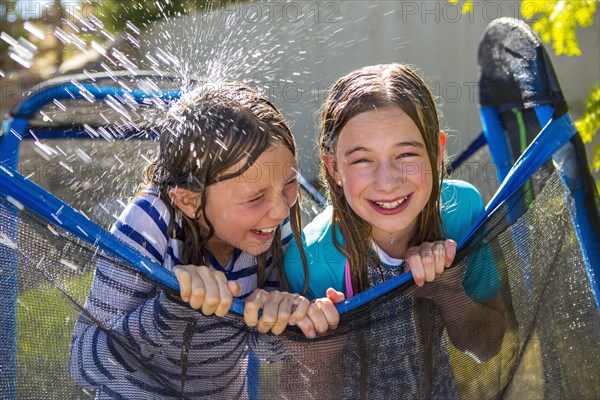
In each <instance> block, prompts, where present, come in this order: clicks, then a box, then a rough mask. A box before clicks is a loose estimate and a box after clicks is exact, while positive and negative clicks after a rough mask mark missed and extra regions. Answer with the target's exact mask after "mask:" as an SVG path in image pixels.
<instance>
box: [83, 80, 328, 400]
mask: <svg viewBox="0 0 600 400" xmlns="http://www.w3.org/2000/svg"><path fill="white" fill-rule="evenodd" d="M151 130H152V131H153V132H154V133H156V134H158V135H160V144H159V150H158V155H157V157H156V159H155V160H154V161H153V162H152V163H151V164H150V165H149V167H148V169H147V172H146V176H147V180H146V187H145V188H144V189H143V190H142V191H141V192H140V193H139V194H138V195H137V196H135V197H134V199H133V200H132V201H131V202H130V204H129V205H128V206H127V207H126V209H125V210H124V211H123V213H122V214H121V216H120V217H119V219H118V220H117V222H116V223H115V224H114V226H113V228H112V232H113V233H114V234H115V235H116V236H117V237H119V238H121V239H122V240H123V241H125V242H126V243H128V244H130V245H131V246H133V247H134V248H135V249H137V250H139V251H140V252H142V253H143V254H144V255H146V256H148V257H150V258H152V259H153V260H154V261H156V262H157V263H160V264H162V265H163V266H164V267H166V268H167V269H169V270H172V271H173V272H174V273H175V275H176V277H177V280H178V282H179V285H180V289H181V291H180V293H179V295H180V296H179V297H178V296H176V295H174V294H172V293H168V292H166V291H163V290H160V289H159V288H158V287H156V286H155V285H154V284H153V283H152V282H149V281H145V280H142V279H140V278H139V277H138V276H137V275H136V274H135V273H134V272H132V271H130V270H128V269H125V268H123V267H120V266H116V265H115V264H112V263H110V262H108V261H101V262H99V263H98V265H97V268H96V272H95V275H94V280H93V283H92V286H91V289H90V292H89V295H88V299H87V301H86V304H85V310H86V311H85V312H84V313H82V314H81V316H80V317H79V319H78V321H77V324H76V327H75V331H74V335H73V340H72V350H71V371H72V375H73V377H74V379H75V380H76V381H77V382H78V383H79V384H81V385H83V386H85V387H88V388H90V389H94V390H96V391H97V398H121V397H125V398H132V397H133V398H144V399H149V398H171V397H172V398H199V397H200V398H202V397H206V398H216V397H220V398H243V397H245V396H246V392H247V389H246V379H245V371H246V368H247V350H246V349H247V347H248V346H249V348H250V350H251V351H252V352H253V353H255V354H256V355H257V356H259V357H267V358H273V359H277V357H279V356H281V354H283V353H284V349H282V348H281V345H280V342H279V341H278V340H276V338H273V337H272V336H267V335H265V336H264V338H263V339H262V340H260V341H257V340H255V339H256V336H257V335H254V336H253V335H251V334H250V333H248V332H251V331H250V330H240V329H239V328H235V327H232V326H231V324H230V322H228V321H227V319H218V318H207V317H205V316H211V315H216V316H219V317H223V316H225V315H226V314H227V312H228V310H229V308H230V306H231V304H232V301H233V298H234V297H236V298H240V299H243V300H244V301H245V309H244V321H245V323H246V324H247V325H248V326H250V327H256V330H257V331H258V332H269V331H270V332H272V333H273V334H275V335H278V334H281V333H282V332H283V330H284V329H285V327H286V325H287V324H288V323H292V324H297V325H298V327H299V328H300V329H301V330H302V331H303V332H304V334H305V335H306V336H307V337H308V338H314V337H315V336H316V334H317V333H322V332H324V331H326V330H327V329H329V328H330V327H332V328H334V327H335V326H336V325H337V321H338V320H339V316H338V314H337V312H336V311H335V308H334V306H333V303H332V302H331V301H329V300H327V299H322V301H319V302H313V303H309V301H308V300H307V299H306V298H305V297H303V296H301V295H298V294H291V293H287V292H283V291H280V290H279V289H280V288H281V287H283V288H285V287H286V284H285V281H283V282H282V281H281V279H284V278H285V275H284V274H283V270H282V260H283V251H284V249H285V248H286V247H287V246H288V245H289V243H290V242H292V241H294V240H295V239H294V238H296V240H300V239H299V231H300V217H299V215H300V214H299V205H298V201H297V197H298V190H299V189H298V180H297V165H296V160H295V154H296V147H295V142H294V139H293V136H292V133H291V131H290V129H289V127H288V125H287V124H286V122H285V120H284V118H283V116H282V115H281V113H280V112H279V111H278V110H277V109H276V108H275V107H274V106H273V105H272V104H271V103H270V102H269V101H267V100H266V99H265V98H264V97H262V96H260V95H259V94H258V93H257V92H256V91H255V90H253V89H251V88H249V87H247V86H245V85H242V84H222V85H212V86H205V87H201V88H199V89H196V90H194V91H192V92H190V93H188V94H186V95H184V96H182V98H181V99H180V100H179V101H177V102H176V103H175V104H174V105H172V106H171V107H170V109H169V110H168V113H167V115H166V117H165V118H163V119H162V121H161V122H160V123H158V124H156V125H155V126H153V127H152V128H151ZM259 311H262V315H261V316H260V318H259ZM202 314H204V315H202ZM269 338H271V339H272V340H271V341H269ZM265 343H266V344H265ZM132 357H133V358H132Z"/></svg>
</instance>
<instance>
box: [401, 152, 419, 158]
mask: <svg viewBox="0 0 600 400" xmlns="http://www.w3.org/2000/svg"><path fill="white" fill-rule="evenodd" d="M418 156H419V155H418V154H417V153H402V154H400V155H399V156H398V157H396V158H408V157H418Z"/></svg>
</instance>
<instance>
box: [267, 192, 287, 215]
mask: <svg viewBox="0 0 600 400" xmlns="http://www.w3.org/2000/svg"><path fill="white" fill-rule="evenodd" d="M290 207H291V204H290V203H289V201H288V199H287V197H286V196H284V195H283V193H282V194H280V195H278V196H273V199H272V205H271V208H270V209H269V212H268V213H267V216H268V217H269V218H271V219H273V220H279V221H283V220H284V219H285V217H287V216H288V214H289V212H290Z"/></svg>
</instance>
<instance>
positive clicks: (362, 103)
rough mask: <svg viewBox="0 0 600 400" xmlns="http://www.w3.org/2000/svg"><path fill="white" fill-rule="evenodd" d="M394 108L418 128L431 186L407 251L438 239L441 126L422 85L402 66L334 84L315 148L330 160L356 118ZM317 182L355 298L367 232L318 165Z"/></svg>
mask: <svg viewBox="0 0 600 400" xmlns="http://www.w3.org/2000/svg"><path fill="white" fill-rule="evenodd" d="M384 107H399V108H401V109H402V111H404V112H405V113H406V114H407V115H408V116H409V117H410V118H411V119H412V120H413V122H414V123H415V125H416V126H417V127H418V128H419V131H420V132H421V135H422V136H423V140H424V142H425V147H426V149H427V154H428V157H429V160H430V162H431V169H432V171H431V172H432V179H433V187H432V191H431V195H430V196H429V201H428V202H427V205H426V206H425V209H424V210H423V212H422V213H421V214H420V215H419V221H418V228H417V232H416V234H415V235H414V236H413V237H412V239H411V240H410V242H409V243H408V245H409V246H413V245H416V244H420V243H422V242H426V241H434V240H439V239H441V238H442V235H443V226H442V220H441V215H440V190H441V180H442V178H443V171H444V168H443V165H442V168H440V169H438V164H437V163H438V162H437V157H438V152H439V132H440V125H439V121H438V115H437V111H436V107H435V102H434V100H433V96H432V95H431V92H430V91H429V88H428V87H427V85H426V84H425V82H424V81H423V80H422V79H421V78H420V77H419V76H418V75H417V74H416V73H415V72H414V71H413V70H412V69H410V68H409V67H407V66H405V65H402V64H383V65H373V66H368V67H364V68H361V69H358V70H356V71H353V72H351V73H349V74H348V75H346V76H344V77H342V78H340V79H338V80H337V82H335V84H334V85H333V87H332V89H331V91H330V92H329V96H328V97H327V99H326V100H325V103H324V105H323V110H322V113H321V124H320V131H319V137H318V145H319V149H320V153H321V155H323V154H331V155H335V151H336V145H337V138H338V137H339V134H340V132H341V131H342V129H343V128H344V126H345V125H346V123H347V122H348V121H349V120H350V119H352V118H353V117H355V116H356V115H358V114H360V113H362V112H366V111H372V110H374V109H376V108H384ZM321 181H322V183H323V186H324V187H326V188H327V193H328V197H329V200H330V202H331V203H332V204H333V216H332V223H333V224H336V225H338V226H339V228H340V232H341V234H342V236H343V238H344V243H345V244H344V246H342V245H341V244H340V241H339V240H338V238H337V237H336V235H335V229H334V230H333V240H334V244H335V246H336V247H337V248H338V249H339V250H340V251H341V252H342V253H343V254H344V255H345V256H346V257H347V258H348V260H349V262H350V272H351V276H352V288H353V290H354V293H359V292H361V291H363V290H365V289H367V288H368V285H369V283H368V277H367V257H366V255H367V254H369V250H370V248H371V227H370V225H369V224H368V223H367V222H365V221H364V220H363V219H362V218H360V217H359V216H358V215H357V214H356V213H355V212H354V211H353V210H352V208H351V207H350V205H349V204H348V202H347V201H346V197H345V196H344V189H343V188H342V187H340V186H338V185H336V183H335V179H334V178H333V177H332V176H331V175H330V174H329V173H328V172H327V168H326V166H325V165H322V166H321Z"/></svg>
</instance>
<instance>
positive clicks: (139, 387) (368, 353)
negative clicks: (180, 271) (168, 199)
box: [0, 143, 600, 399]
mask: <svg viewBox="0 0 600 400" xmlns="http://www.w3.org/2000/svg"><path fill="white" fill-rule="evenodd" d="M580 168H581V166H580V165H579V161H578V159H577V158H576V157H575V151H574V148H573V145H572V144H571V143H568V144H567V145H565V146H564V147H563V148H562V149H561V150H560V151H559V152H557V153H556V154H555V155H554V157H553V159H551V160H549V161H548V162H546V163H545V164H544V165H543V166H542V167H541V168H540V169H539V170H538V171H537V172H536V173H535V174H534V175H533V176H532V178H531V179H529V180H528V181H527V182H526V184H524V185H523V186H522V188H521V189H520V190H518V191H517V192H516V193H515V194H513V195H512V196H511V197H509V198H508V199H506V201H504V202H503V203H502V205H501V206H500V207H499V208H498V209H496V210H495V211H494V213H493V214H492V215H491V217H490V218H489V219H487V221H486V222H485V223H484V224H483V225H482V226H481V227H480V228H479V229H478V230H477V231H476V232H475V234H474V235H473V236H472V237H471V239H470V240H469V241H468V242H467V243H466V244H465V245H464V246H463V247H462V249H461V251H460V252H459V254H458V256H457V259H456V262H455V265H454V266H453V268H452V269H451V270H449V271H448V272H447V273H446V274H444V275H443V276H442V277H441V278H440V279H439V281H438V285H443V284H444V283H445V282H446V283H447V282H449V281H450V280H453V279H461V280H464V281H463V282H464V285H465V290H466V291H467V293H469V294H470V295H471V296H472V297H473V299H475V300H477V301H480V302H488V301H500V303H501V304H502V305H503V308H504V310H505V312H506V326H507V328H506V331H505V332H504V335H503V339H502V342H501V345H500V347H499V348H495V349H492V350H493V353H496V354H495V355H494V356H493V357H491V358H490V359H489V360H488V361H485V362H481V360H479V359H478V355H477V354H476V353H475V352H473V351H471V349H469V348H468V347H469V346H466V347H465V346H464V345H460V346H458V347H460V348H461V349H460V350H459V349H457V348H456V347H454V345H453V344H452V342H451V341H450V340H449V338H448V331H447V330H446V329H444V325H443V323H442V316H441V313H440V311H438V309H436V308H435V307H433V306H432V303H431V302H430V301H428V300H417V301H413V298H412V297H409V296H405V295H403V293H404V294H406V293H407V291H408V292H410V293H412V294H415V293H417V292H418V290H415V289H414V287H410V285H408V286H406V285H404V286H400V287H398V288H396V289H394V290H393V291H391V292H388V293H386V294H382V295H380V296H378V297H376V298H375V299H373V300H371V301H368V302H366V303H365V304H364V305H361V306H358V307H355V308H351V309H350V311H348V312H346V313H344V314H343V315H342V321H341V323H340V326H339V328H338V329H337V330H335V331H333V332H330V333H329V334H327V335H325V336H323V337H320V338H318V339H316V340H308V339H305V338H304V336H303V335H302V334H301V333H300V332H299V331H297V330H296V329H295V328H288V330H286V332H285V333H284V335H282V336H281V337H275V336H272V335H266V334H259V333H257V332H256V331H255V330H254V329H250V328H247V327H245V325H244V324H243V321H241V320H240V318H239V317H238V316H235V315H228V316H227V317H226V318H224V319H219V318H216V317H210V318H209V317H204V316H202V315H201V314H199V313H198V312H196V311H193V310H191V309H189V308H187V307H186V306H185V305H183V304H181V303H179V302H178V301H177V300H176V299H175V297H173V296H172V295H171V294H169V293H167V292H163V291H162V289H161V288H159V287H157V289H156V291H155V292H154V294H153V297H152V298H149V299H141V300H140V304H143V305H142V306H140V307H138V308H137V309H136V310H135V311H134V312H129V313H127V314H125V313H123V312H121V310H123V309H125V308H127V305H126V304H121V303H120V301H121V299H118V298H115V299H114V301H113V302H111V303H110V304H107V303H101V302H98V301H96V300H94V299H88V298H87V293H88V291H89V286H90V284H91V282H92V276H93V274H94V270H96V273H97V274H98V273H102V271H104V269H103V265H106V264H107V263H111V264H112V265H113V266H116V267H117V268H114V269H113V270H116V271H117V272H115V273H114V275H113V276H108V277H105V279H107V280H108V281H110V282H111V284H114V285H121V287H122V290H123V291H124V292H127V291H132V292H127V293H129V294H134V293H133V289H130V288H133V287H137V286H138V285H140V284H147V285H155V284H154V283H152V282H149V281H146V280H145V278H143V277H142V276H141V275H139V274H137V273H135V272H133V271H132V270H131V269H130V268H129V267H128V265H127V264H126V263H124V262H121V261H119V260H115V259H113V258H111V257H109V256H107V255H106V254H104V253H102V252H99V251H98V250H97V248H95V247H93V246H91V245H88V244H87V243H85V242H83V241H82V240H80V239H78V238H76V237H74V236H72V235H70V234H68V233H66V232H65V231H63V230H62V229H60V228H59V227H58V226H57V224H55V223H54V222H53V221H47V220H44V219H41V218H39V217H37V216H36V215H35V214H33V213H32V212H30V211H28V210H26V209H23V210H20V207H19V205H18V204H15V202H14V201H12V200H11V199H10V198H7V197H6V196H1V197H0V226H1V228H0V254H1V255H2V257H1V261H0V269H1V270H2V271H3V273H2V279H3V280H4V281H3V284H5V283H6V280H7V279H9V280H10V279H13V280H15V283H17V282H16V281H17V280H16V279H14V278H15V276H17V275H10V274H7V273H6V272H7V271H13V272H14V273H18V284H17V285H16V286H15V287H16V288H17V290H16V291H15V292H14V293H12V294H11V293H10V292H3V293H2V296H3V299H2V302H1V303H0V304H1V305H0V311H1V312H2V314H3V315H4V316H5V315H8V314H10V315H12V316H13V321H14V323H15V324H16V328H17V329H16V332H17V335H16V337H14V338H8V339H6V338H3V340H2V341H0V346H1V347H2V348H0V354H2V364H3V365H2V368H3V371H2V374H1V375H0V387H1V388H2V390H4V391H5V392H6V393H9V394H12V395H13V397H17V398H28V399H30V398H56V399H59V398H64V399H67V398H68V399H72V398H90V397H94V396H96V395H97V396H98V397H103V396H106V397H110V396H112V395H115V393H119V394H120V395H123V396H126V397H130V398H144V399H147V398H203V397H204V398H223V399H231V398H245V397H251V398H252V397H255V398H269V399H270V398H282V399H283V398H328V399H331V398H339V399H345V398H364V399H384V398H385V399H387V398H465V399H467V398H472V399H482V398H498V397H505V398H515V399H516V398H540V399H541V398H555V397H562V398H593V397H594V396H596V395H597V393H599V392H600V386H599V385H600V384H599V379H598V371H600V357H599V355H598V352H597V349H598V347H599V346H600V339H599V337H600V318H599V313H598V304H597V301H596V299H595V298H594V292H593V290H594V288H593V280H592V279H591V277H590V275H589V273H588V270H587V269H586V263H585V257H584V255H583V253H582V251H581V247H580V243H579V241H578V236H577V235H576V232H575V229H574V223H573V220H572V215H573V213H574V212H578V210H574V209H573V204H574V203H573V202H572V197H573V193H571V192H570V190H571V186H570V185H568V184H565V179H566V178H565V176H567V177H568V176H571V177H573V176H575V177H576V176H577V175H578V174H579V169H580ZM592 195H593V196H594V201H595V204H596V205H597V204H598V198H597V193H595V192H592ZM17 271H18V272H17ZM140 282H141V283H140ZM3 287H4V286H3ZM421 295H426V293H425V292H422V293H421ZM128 297H131V296H128ZM133 297H135V296H133ZM444 301H446V302H447V303H448V304H455V303H457V301H456V299H455V298H454V297H453V295H450V294H449V295H448V296H447V298H446V299H444ZM106 308H110V309H112V310H114V317H113V318H106V317H105V318H104V319H99V318H98V317H97V315H100V314H101V315H106V312H103V313H100V312H99V310H100V309H103V311H106ZM457 311H459V313H458V314H460V311H461V310H457ZM78 319H79V321H80V323H79V324H78V325H77V328H76V327H75V323H76V321H77V320H78ZM504 323H505V320H504V319H503V318H502V317H498V319H497V320H496V321H494V322H493V323H491V324H490V326H485V327H481V329H477V330H473V329H471V330H469V329H466V328H465V329H462V332H461V335H462V336H463V337H466V338H467V339H469V340H467V341H466V342H467V343H469V342H470V341H471V338H472V342H476V341H477V338H478V336H479V335H484V334H489V335H490V336H489V337H490V342H493V340H492V339H493V336H494V334H497V333H498V332H499V331H500V332H501V331H502V329H499V327H502V326H503V325H504ZM459 327H460V325H459ZM415 331H416V332H417V335H416V336H415V335H414V333H413V332H415ZM74 332H75V335H74V336H73V333H74ZM490 332H491V333H490ZM72 337H74V339H72ZM96 391H97V393H95V392H96Z"/></svg>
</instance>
